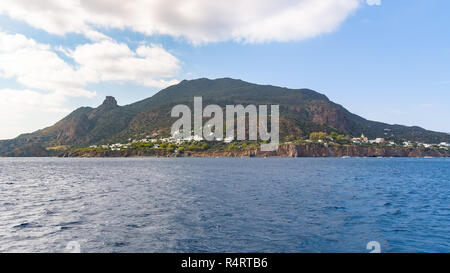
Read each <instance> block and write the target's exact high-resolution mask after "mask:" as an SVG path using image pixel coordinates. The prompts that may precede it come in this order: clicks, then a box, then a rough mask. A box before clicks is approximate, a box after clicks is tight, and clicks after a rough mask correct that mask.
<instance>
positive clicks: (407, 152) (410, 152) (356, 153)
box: [56, 144, 450, 158]
mask: <svg viewBox="0 0 450 273" xmlns="http://www.w3.org/2000/svg"><path fill="white" fill-rule="evenodd" d="M56 156H58V157H261V158H264V157H280V158H288V157H310V158H320V157H332V158H342V157H350V158H364V157H373V158H376V157H382V158H391V157H405V158H408V157H412V158H414V157H416V158H421V157H422V158H426V157H433V158H434V157H436V158H440V157H441V158H444V157H450V153H449V151H448V150H425V149H421V148H404V147H402V148H399V147H367V146H356V145H349V146H328V147H327V146H324V145H320V144H300V145H296V144H282V145H280V146H279V147H278V150H277V151H271V152H263V151H260V150H259V149H247V150H234V151H223V150H207V151H183V152H173V151H168V150H157V149H149V150H121V151H95V150H92V151H84V152H69V153H62V154H59V155H56Z"/></svg>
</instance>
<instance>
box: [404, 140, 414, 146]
mask: <svg viewBox="0 0 450 273" xmlns="http://www.w3.org/2000/svg"><path fill="white" fill-rule="evenodd" d="M412 146H413V145H412V143H411V142H410V141H404V142H403V147H412Z"/></svg>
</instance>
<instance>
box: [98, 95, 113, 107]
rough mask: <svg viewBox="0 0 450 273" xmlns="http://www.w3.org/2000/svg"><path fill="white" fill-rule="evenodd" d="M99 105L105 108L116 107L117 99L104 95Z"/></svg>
mask: <svg viewBox="0 0 450 273" xmlns="http://www.w3.org/2000/svg"><path fill="white" fill-rule="evenodd" d="M101 106H103V107H105V108H113V107H117V101H116V99H115V98H114V97H113V96H106V98H105V100H104V101H103V103H102V105H101Z"/></svg>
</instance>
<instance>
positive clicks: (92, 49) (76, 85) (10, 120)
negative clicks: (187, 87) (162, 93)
mask: <svg viewBox="0 0 450 273" xmlns="http://www.w3.org/2000/svg"><path fill="white" fill-rule="evenodd" d="M55 51H59V52H62V53H64V54H66V55H67V56H68V57H69V58H72V59H73V62H74V64H70V63H68V62H66V61H65V60H64V59H63V58H61V57H60V56H58V54H56V53H55ZM179 66H180V62H179V60H178V59H177V58H176V57H175V56H173V55H172V54H170V53H169V52H167V51H166V50H165V49H164V48H162V47H161V46H159V45H141V46H139V47H138V48H137V49H136V51H133V50H131V49H130V48H129V47H128V46H127V45H126V44H121V43H117V42H115V41H113V40H112V39H108V40H103V41H100V42H95V43H91V44H84V45H79V46H77V47H76V48H75V49H74V50H70V49H67V48H63V47H58V48H57V49H53V48H52V47H50V46H49V45H45V44H40V43H37V42H36V41H34V40H33V39H30V38H27V37H25V36H24V35H21V34H8V33H4V32H1V31H0V77H1V78H10V79H15V80H16V81H17V82H18V83H20V84H21V85H23V86H24V87H25V88H27V89H26V90H13V89H1V87H0V115H1V117H0V124H1V125H2V126H1V129H0V139H2V138H7V137H12V136H13V135H17V134H18V132H19V131H18V130H19V129H20V132H24V131H27V132H29V131H32V130H36V129H37V128H41V127H43V125H45V126H47V125H49V124H51V123H49V122H48V121H49V120H52V121H53V122H54V121H56V120H55V118H61V115H60V114H61V113H67V112H68V110H67V109H65V108H64V107H63V105H64V104H65V103H66V100H67V98H68V97H86V98H91V97H94V96H95V95H96V93H95V92H94V91H91V90H87V89H86V88H85V86H86V85H87V84H89V83H100V82H105V81H119V82H122V81H126V82H134V83H137V84H142V85H146V86H152V87H158V88H163V87H166V86H168V85H172V84H175V83H177V80H175V79H174V78H173V77H174V76H175V75H176V73H177V72H178V70H179ZM51 113H57V114H56V115H55V114H53V115H52V114H51ZM26 117H28V119H27V118H26ZM51 117H53V118H51ZM43 122H45V123H43ZM19 124H20V128H19Z"/></svg>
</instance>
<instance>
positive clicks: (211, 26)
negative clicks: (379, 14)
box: [0, 0, 373, 44]
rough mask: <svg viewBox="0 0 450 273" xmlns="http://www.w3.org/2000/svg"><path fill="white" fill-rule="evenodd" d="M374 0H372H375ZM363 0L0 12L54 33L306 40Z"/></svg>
mask: <svg viewBox="0 0 450 273" xmlns="http://www.w3.org/2000/svg"><path fill="white" fill-rule="evenodd" d="M372 1H373V0H372ZM359 4H360V0H278V1H273V0H244V1H242V0H227V1H211V0H191V1H182V0H135V1H121V2H118V1H113V0H65V1H60V0H42V1H35V0H2V1H1V2H0V13H3V14H7V15H9V16H10V17H11V18H14V19H18V20H22V21H25V22H27V23H28V24H30V25H32V26H34V27H36V28H40V29H44V30H46V31H47V32H49V33H53V34H59V35H63V34H65V33H82V34H84V35H86V36H87V37H89V38H91V39H93V40H101V39H103V38H105V37H104V36H103V35H102V34H101V33H99V32H97V31H95V30H94V29H93V28H92V26H94V27H106V28H121V29H123V28H130V29H132V30H135V31H138V32H141V33H145V34H149V35H152V34H167V35H171V36H175V37H185V38H187V39H188V40H189V41H191V42H193V43H197V44H198V43H206V42H216V41H224V40H238V41H243V42H250V43H257V42H269V41H292V40H301V39H306V38H310V37H314V36H317V35H320V34H322V33H327V32H330V31H333V30H335V29H336V28H337V27H338V26H339V25H340V24H341V23H342V22H343V21H344V20H345V19H346V18H347V17H348V16H349V15H350V14H351V13H352V12H353V11H355V10H356V9H357V8H358V6H359Z"/></svg>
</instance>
